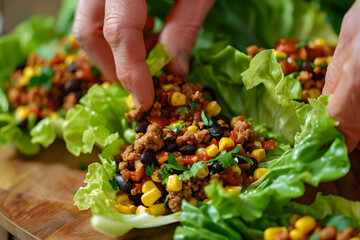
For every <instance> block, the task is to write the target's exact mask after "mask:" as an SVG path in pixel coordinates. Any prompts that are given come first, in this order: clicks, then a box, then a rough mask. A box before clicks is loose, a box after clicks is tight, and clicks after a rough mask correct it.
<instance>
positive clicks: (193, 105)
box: [188, 101, 199, 110]
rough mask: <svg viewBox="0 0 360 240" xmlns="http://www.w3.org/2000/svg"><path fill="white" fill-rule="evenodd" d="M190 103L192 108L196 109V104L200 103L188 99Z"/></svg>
mask: <svg viewBox="0 0 360 240" xmlns="http://www.w3.org/2000/svg"><path fill="white" fill-rule="evenodd" d="M188 104H189V106H190V109H191V110H194V109H195V108H196V106H198V105H199V104H198V103H197V102H190V101H188Z"/></svg>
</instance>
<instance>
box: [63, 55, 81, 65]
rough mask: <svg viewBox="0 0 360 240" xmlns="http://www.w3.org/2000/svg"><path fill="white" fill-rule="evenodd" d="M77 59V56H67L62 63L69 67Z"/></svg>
mask: <svg viewBox="0 0 360 240" xmlns="http://www.w3.org/2000/svg"><path fill="white" fill-rule="evenodd" d="M77 58H78V56H77V55H75V54H69V55H67V56H66V58H65V60H64V63H65V64H66V65H70V64H71V63H73V62H75V61H76V59H77Z"/></svg>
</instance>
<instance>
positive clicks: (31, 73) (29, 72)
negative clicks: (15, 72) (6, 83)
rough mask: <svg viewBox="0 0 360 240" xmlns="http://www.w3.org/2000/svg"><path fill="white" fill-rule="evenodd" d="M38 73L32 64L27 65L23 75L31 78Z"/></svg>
mask: <svg viewBox="0 0 360 240" xmlns="http://www.w3.org/2000/svg"><path fill="white" fill-rule="evenodd" d="M35 74H36V72H35V69H34V68H33V67H31V66H26V67H25V68H24V70H23V73H22V75H23V76H24V77H28V78H31V77H32V76H34V75H35Z"/></svg>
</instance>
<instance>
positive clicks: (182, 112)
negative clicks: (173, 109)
mask: <svg viewBox="0 0 360 240" xmlns="http://www.w3.org/2000/svg"><path fill="white" fill-rule="evenodd" d="M177 111H178V112H179V113H180V116H182V117H183V116H185V114H187V113H188V112H189V111H188V108H187V107H178V108H177Z"/></svg>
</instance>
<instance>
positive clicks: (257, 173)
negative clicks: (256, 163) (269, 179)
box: [254, 168, 269, 180]
mask: <svg viewBox="0 0 360 240" xmlns="http://www.w3.org/2000/svg"><path fill="white" fill-rule="evenodd" d="M268 171H269V169H267V168H257V169H256V170H255V172H254V179H255V180H258V179H260V178H261V177H262V176H264V175H265V174H266V173H267V172H268Z"/></svg>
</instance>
